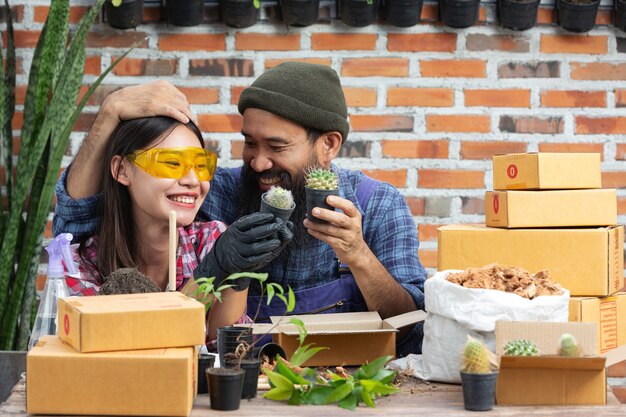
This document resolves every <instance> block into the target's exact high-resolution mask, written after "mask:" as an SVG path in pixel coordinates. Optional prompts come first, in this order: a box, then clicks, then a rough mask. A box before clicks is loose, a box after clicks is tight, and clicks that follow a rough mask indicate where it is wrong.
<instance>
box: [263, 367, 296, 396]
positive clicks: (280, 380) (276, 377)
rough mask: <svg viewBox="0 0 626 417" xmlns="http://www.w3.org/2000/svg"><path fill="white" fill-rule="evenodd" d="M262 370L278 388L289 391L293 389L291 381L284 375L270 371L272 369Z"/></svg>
mask: <svg viewBox="0 0 626 417" xmlns="http://www.w3.org/2000/svg"><path fill="white" fill-rule="evenodd" d="M264 372H265V375H267V377H268V378H269V380H270V382H271V383H272V385H274V386H275V387H276V388H280V389H281V390H283V391H290V392H291V391H293V390H294V386H293V385H294V384H293V382H291V381H290V380H289V379H287V378H286V377H284V376H282V375H281V374H279V373H277V372H272V371H264Z"/></svg>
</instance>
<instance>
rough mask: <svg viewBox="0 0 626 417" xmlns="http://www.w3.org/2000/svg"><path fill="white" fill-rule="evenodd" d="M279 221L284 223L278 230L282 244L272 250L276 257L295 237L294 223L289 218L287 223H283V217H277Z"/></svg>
mask: <svg viewBox="0 0 626 417" xmlns="http://www.w3.org/2000/svg"><path fill="white" fill-rule="evenodd" d="M276 221H277V222H281V223H282V227H281V228H280V229H279V230H278V232H276V237H277V238H278V240H280V246H279V247H277V248H276V249H274V250H272V254H273V255H274V257H273V258H272V259H274V258H276V257H277V256H278V255H279V254H280V252H282V250H283V249H285V248H286V247H287V245H288V244H289V242H291V239H293V223H292V222H290V221H289V220H287V223H283V220H282V219H279V218H276Z"/></svg>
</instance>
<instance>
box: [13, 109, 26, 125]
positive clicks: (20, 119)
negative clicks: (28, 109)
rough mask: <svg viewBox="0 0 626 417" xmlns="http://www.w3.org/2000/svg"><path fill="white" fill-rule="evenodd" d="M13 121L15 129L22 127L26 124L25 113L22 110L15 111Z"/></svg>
mask: <svg viewBox="0 0 626 417" xmlns="http://www.w3.org/2000/svg"><path fill="white" fill-rule="evenodd" d="M11 123H12V124H13V129H21V128H22V125H23V124H24V113H22V112H21V111H16V112H15V113H13V120H12V121H11Z"/></svg>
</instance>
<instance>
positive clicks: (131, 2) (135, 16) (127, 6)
mask: <svg viewBox="0 0 626 417" xmlns="http://www.w3.org/2000/svg"><path fill="white" fill-rule="evenodd" d="M104 15H105V17H106V21H107V23H108V24H109V26H111V27H113V28H116V29H131V28H134V27H137V26H139V25H140V24H141V22H142V21H143V0H106V1H105V2H104Z"/></svg>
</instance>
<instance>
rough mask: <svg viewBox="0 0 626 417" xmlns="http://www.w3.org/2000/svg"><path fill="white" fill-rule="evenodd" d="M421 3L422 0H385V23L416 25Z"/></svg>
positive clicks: (404, 25)
mask: <svg viewBox="0 0 626 417" xmlns="http://www.w3.org/2000/svg"><path fill="white" fill-rule="evenodd" d="M423 3H424V1H423V0H385V15H386V16H387V23H389V24H390V25H394V26H398V27H401V28H406V27H410V26H414V25H417V23H418V22H419V21H420V15H421V14H422V5H423Z"/></svg>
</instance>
